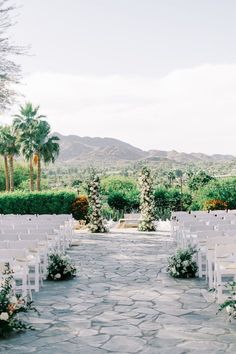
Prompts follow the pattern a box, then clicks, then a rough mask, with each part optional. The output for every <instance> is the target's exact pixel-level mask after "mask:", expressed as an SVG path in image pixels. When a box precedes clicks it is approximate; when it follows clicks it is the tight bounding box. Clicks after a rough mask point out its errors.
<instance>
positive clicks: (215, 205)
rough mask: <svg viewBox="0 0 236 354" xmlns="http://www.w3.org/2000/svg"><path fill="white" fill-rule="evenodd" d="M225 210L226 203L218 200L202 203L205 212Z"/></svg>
mask: <svg viewBox="0 0 236 354" xmlns="http://www.w3.org/2000/svg"><path fill="white" fill-rule="evenodd" d="M227 208H228V203H227V202H225V201H224V200H220V199H210V200H207V201H205V203H204V209H206V210H225V209H227Z"/></svg>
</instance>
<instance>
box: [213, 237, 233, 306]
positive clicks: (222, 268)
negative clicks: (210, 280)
mask: <svg viewBox="0 0 236 354" xmlns="http://www.w3.org/2000/svg"><path fill="white" fill-rule="evenodd" d="M214 263H215V286H216V296H217V301H218V303H220V302H222V301H223V300H224V292H223V286H224V285H225V282H224V280H223V277H226V276H228V277H229V276H230V277H232V278H233V279H234V280H236V243H231V244H227V245H222V244H216V246H215V261H214Z"/></svg>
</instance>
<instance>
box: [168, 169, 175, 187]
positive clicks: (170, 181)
mask: <svg viewBox="0 0 236 354" xmlns="http://www.w3.org/2000/svg"><path fill="white" fill-rule="evenodd" d="M167 178H168V181H169V185H170V187H172V185H173V181H174V180H175V173H174V172H173V171H169V172H168V173H167Z"/></svg>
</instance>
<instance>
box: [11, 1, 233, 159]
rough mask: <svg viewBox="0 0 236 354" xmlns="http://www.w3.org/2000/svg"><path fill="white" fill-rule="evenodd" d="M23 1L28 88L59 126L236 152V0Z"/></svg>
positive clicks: (15, 34) (21, 38) (161, 144)
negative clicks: (29, 45) (27, 45)
mask: <svg viewBox="0 0 236 354" xmlns="http://www.w3.org/2000/svg"><path fill="white" fill-rule="evenodd" d="M14 2H15V3H16V4H17V5H22V7H21V8H19V9H18V11H17V12H18V14H19V15H18V16H17V21H18V24H17V25H16V26H15V28H14V29H13V30H12V38H13V39H14V40H15V41H16V42H17V43H21V44H31V50H30V52H31V54H32V56H29V57H25V58H19V59H18V60H19V61H20V63H21V64H22V66H23V72H24V80H23V81H24V83H23V85H22V86H21V87H20V88H19V89H20V91H21V92H22V93H24V95H25V96H24V98H23V101H26V100H27V101H28V100H32V102H33V103H34V104H40V106H41V111H42V113H44V114H46V115H47V116H48V119H49V121H50V123H51V124H52V128H53V130H54V131H58V132H60V133H62V134H78V135H80V136H101V137H103V136H109V137H115V138H118V139H121V140H124V141H127V142H129V143H132V144H134V145H136V146H138V147H141V148H143V149H153V148H155V149H163V150H171V149H176V150H178V151H186V152H191V151H194V152H206V153H231V154H235V155H236V143H235V140H236V139H235V135H236V44H235V38H236V23H235V14H236V1H235V0H15V1H14ZM5 120H7V118H5Z"/></svg>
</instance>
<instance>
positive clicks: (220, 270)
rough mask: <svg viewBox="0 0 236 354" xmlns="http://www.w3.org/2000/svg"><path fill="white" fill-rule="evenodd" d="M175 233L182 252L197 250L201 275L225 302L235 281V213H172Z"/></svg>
mask: <svg viewBox="0 0 236 354" xmlns="http://www.w3.org/2000/svg"><path fill="white" fill-rule="evenodd" d="M172 233H173V236H174V238H175V240H176V242H177V245H178V247H179V248H186V247H188V246H191V247H195V249H196V250H197V256H196V260H197V263H198V275H199V277H200V278H201V277H203V276H205V278H206V282H207V284H208V287H209V288H210V289H212V288H214V289H215V294H216V298H217V301H218V302H222V301H223V300H224V299H225V298H226V296H227V292H226V291H225V290H226V288H225V285H226V283H227V281H228V280H232V279H234V280H236V211H230V212H226V211H214V212H211V213H208V212H194V213H191V214H188V213H184V212H181V213H173V214H172Z"/></svg>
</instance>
